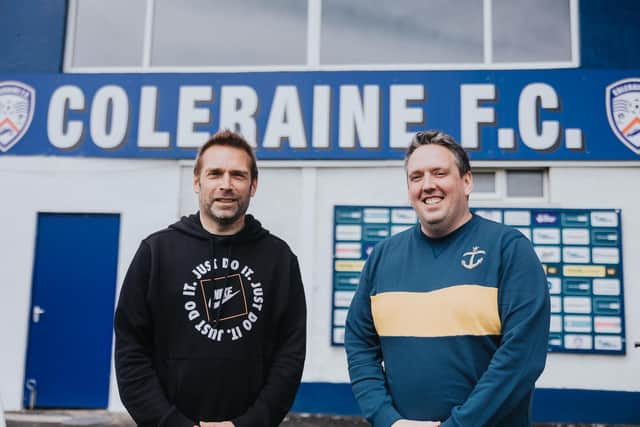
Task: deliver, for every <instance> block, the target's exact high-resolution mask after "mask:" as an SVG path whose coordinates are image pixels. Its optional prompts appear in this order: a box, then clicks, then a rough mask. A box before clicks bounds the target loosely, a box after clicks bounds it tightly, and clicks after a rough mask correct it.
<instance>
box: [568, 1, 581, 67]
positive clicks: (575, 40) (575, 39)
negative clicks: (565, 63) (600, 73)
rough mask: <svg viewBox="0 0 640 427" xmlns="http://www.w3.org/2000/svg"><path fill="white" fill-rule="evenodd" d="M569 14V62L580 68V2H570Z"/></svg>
mask: <svg viewBox="0 0 640 427" xmlns="http://www.w3.org/2000/svg"><path fill="white" fill-rule="evenodd" d="M569 13H570V14H571V18H570V22H571V62H573V64H574V66H575V67H579V66H580V2H578V0H570V3H569Z"/></svg>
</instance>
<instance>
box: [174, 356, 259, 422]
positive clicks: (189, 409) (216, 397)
mask: <svg viewBox="0 0 640 427" xmlns="http://www.w3.org/2000/svg"><path fill="white" fill-rule="evenodd" d="M168 368H169V372H168V377H169V379H170V380H169V387H168V390H169V394H170V396H169V399H170V401H171V403H173V404H175V406H176V407H177V408H178V409H179V410H180V411H181V412H183V413H184V414H185V415H187V416H189V417H190V418H192V419H194V420H196V421H223V420H230V419H232V418H235V417H238V416H240V415H242V414H243V413H244V412H246V410H247V409H248V408H249V407H250V406H251V405H252V404H253V402H254V401H255V400H256V398H257V396H258V394H259V393H260V390H261V389H262V387H263V385H264V384H263V383H264V381H263V369H262V360H260V359H258V358H255V359H251V358H216V357H209V358H189V359H187V358H180V359H177V358H174V359H170V360H168Z"/></svg>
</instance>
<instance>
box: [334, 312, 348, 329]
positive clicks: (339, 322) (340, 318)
mask: <svg viewBox="0 0 640 427" xmlns="http://www.w3.org/2000/svg"><path fill="white" fill-rule="evenodd" d="M348 311H349V310H343V309H336V310H333V325H334V326H344V325H345V323H346V322H347V313H348Z"/></svg>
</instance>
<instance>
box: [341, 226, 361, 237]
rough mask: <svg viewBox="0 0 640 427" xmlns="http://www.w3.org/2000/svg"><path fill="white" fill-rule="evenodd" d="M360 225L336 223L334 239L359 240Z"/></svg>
mask: <svg viewBox="0 0 640 427" xmlns="http://www.w3.org/2000/svg"><path fill="white" fill-rule="evenodd" d="M360 239H362V227H361V226H360V225H337V226H336V240H360Z"/></svg>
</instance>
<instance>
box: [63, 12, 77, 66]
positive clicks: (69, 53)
mask: <svg viewBox="0 0 640 427" xmlns="http://www.w3.org/2000/svg"><path fill="white" fill-rule="evenodd" d="M77 9H78V0H69V6H68V9H67V26H66V30H65V31H66V36H65V41H64V59H63V61H62V71H63V72H65V73H71V72H73V50H74V49H75V36H76V22H77V21H76V16H77V15H78V12H77Z"/></svg>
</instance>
